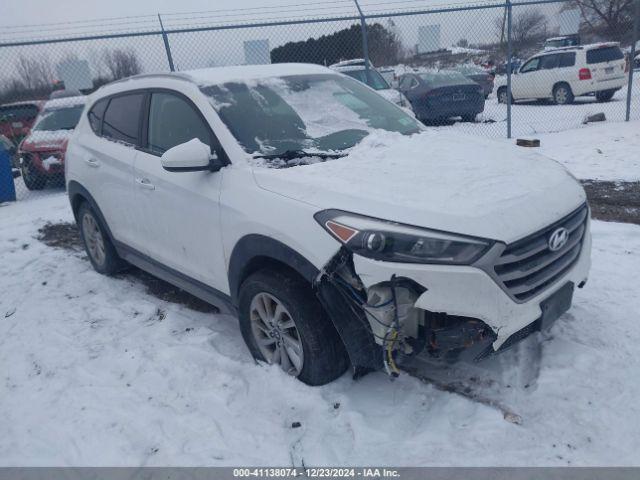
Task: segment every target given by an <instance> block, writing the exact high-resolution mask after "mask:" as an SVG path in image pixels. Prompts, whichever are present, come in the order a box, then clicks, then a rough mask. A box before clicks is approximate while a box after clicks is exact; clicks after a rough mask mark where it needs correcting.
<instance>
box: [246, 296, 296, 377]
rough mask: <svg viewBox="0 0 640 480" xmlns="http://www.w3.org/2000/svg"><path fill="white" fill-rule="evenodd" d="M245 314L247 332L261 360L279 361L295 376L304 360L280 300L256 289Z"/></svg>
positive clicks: (289, 319) (293, 325) (292, 326)
mask: <svg viewBox="0 0 640 480" xmlns="http://www.w3.org/2000/svg"><path fill="white" fill-rule="evenodd" d="M249 318H250V321H251V332H252V334H253V337H254V339H255V341H256V344H257V346H258V348H259V349H260V353H262V356H263V357H264V358H265V360H266V361H267V362H268V363H270V364H278V365H280V367H281V368H282V369H283V370H284V371H285V372H287V373H288V374H289V375H293V376H298V375H299V374H300V372H301V371H302V366H303V364H304V354H303V350H302V339H301V337H300V332H298V329H297V328H296V324H295V322H294V321H293V319H292V318H291V314H290V313H289V311H288V310H287V308H286V307H285V306H284V305H283V303H282V302H281V301H280V300H278V299H277V298H276V297H274V296H273V295H271V294H269V293H266V292H262V293H258V294H257V295H256V296H254V297H253V299H252V300H251V305H250V307H249Z"/></svg>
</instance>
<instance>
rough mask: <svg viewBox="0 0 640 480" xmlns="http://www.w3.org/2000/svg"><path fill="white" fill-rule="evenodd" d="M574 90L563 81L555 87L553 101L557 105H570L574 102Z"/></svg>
mask: <svg viewBox="0 0 640 480" xmlns="http://www.w3.org/2000/svg"><path fill="white" fill-rule="evenodd" d="M573 99H574V97H573V92H572V91H571V87H570V86H569V85H567V84H566V83H561V84H560V85H557V86H556V87H555V88H554V89H553V101H554V102H555V103H556V105H568V104H570V103H573Z"/></svg>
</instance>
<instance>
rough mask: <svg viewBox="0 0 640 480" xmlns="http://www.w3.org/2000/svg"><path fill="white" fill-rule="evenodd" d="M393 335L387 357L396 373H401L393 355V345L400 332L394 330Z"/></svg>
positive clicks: (388, 346)
mask: <svg viewBox="0 0 640 480" xmlns="http://www.w3.org/2000/svg"><path fill="white" fill-rule="evenodd" d="M391 336H392V337H391V341H390V342H389V343H388V344H387V359H388V362H389V365H391V368H392V370H393V371H394V373H397V374H400V370H399V369H398V367H397V366H396V362H395V361H394V360H393V355H392V347H393V345H394V343H395V341H396V338H398V332H397V331H396V330H394V331H393V332H392V333H391Z"/></svg>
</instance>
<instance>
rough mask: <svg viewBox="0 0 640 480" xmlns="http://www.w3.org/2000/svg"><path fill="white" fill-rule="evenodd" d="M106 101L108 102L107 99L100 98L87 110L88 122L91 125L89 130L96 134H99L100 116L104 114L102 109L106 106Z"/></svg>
mask: <svg viewBox="0 0 640 480" xmlns="http://www.w3.org/2000/svg"><path fill="white" fill-rule="evenodd" d="M107 103H109V101H108V100H107V99H106V98H104V99H102V100H99V101H98V102H97V103H96V104H95V105H94V106H93V107H92V108H91V110H89V113H88V117H89V124H90V125H91V130H93V133H95V134H96V135H100V134H101V132H100V127H101V124H102V116H103V115H104V111H105V109H106V108H107Z"/></svg>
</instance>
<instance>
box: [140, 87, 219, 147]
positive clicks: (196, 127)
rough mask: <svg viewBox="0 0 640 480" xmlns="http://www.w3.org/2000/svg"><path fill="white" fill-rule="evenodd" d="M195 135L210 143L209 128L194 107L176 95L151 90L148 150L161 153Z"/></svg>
mask: <svg viewBox="0 0 640 480" xmlns="http://www.w3.org/2000/svg"><path fill="white" fill-rule="evenodd" d="M194 138H197V139H199V140H200V141H201V142H202V143H205V144H207V145H209V146H211V134H210V131H209V129H208V128H207V125H206V123H205V122H204V120H203V119H202V117H201V116H200V115H199V113H198V112H197V111H196V110H195V109H194V107H193V106H192V105H191V104H190V103H188V102H187V101H186V100H184V99H183V98H181V97H179V96H177V95H173V94H171V93H164V92H162V93H153V94H152V95H151V105H150V108H149V134H148V142H149V143H148V147H149V150H151V151H152V152H154V153H159V154H162V153H164V152H166V151H167V150H169V149H170V148H171V147H175V146H176V145H180V144H181V143H185V142H188V141H189V140H192V139H194Z"/></svg>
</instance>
